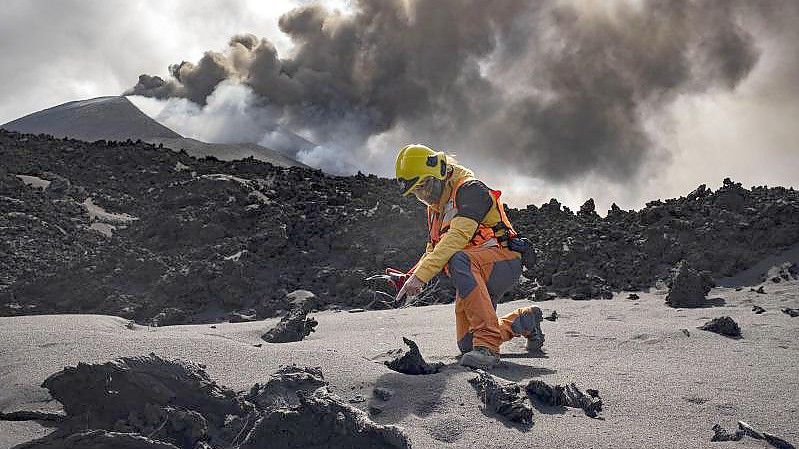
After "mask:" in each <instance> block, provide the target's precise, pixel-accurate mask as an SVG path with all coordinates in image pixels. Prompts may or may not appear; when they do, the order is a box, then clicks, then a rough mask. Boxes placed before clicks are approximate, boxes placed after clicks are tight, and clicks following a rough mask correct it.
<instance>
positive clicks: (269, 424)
mask: <svg viewBox="0 0 799 449" xmlns="http://www.w3.org/2000/svg"><path fill="white" fill-rule="evenodd" d="M298 398H299V406H298V407H291V408H290V407H275V408H272V409H269V410H267V412H266V413H265V414H264V416H263V417H262V418H261V419H259V420H258V422H256V423H255V427H254V428H253V429H252V431H250V432H249V434H247V436H246V438H245V440H244V442H243V443H242V444H241V446H240V449H261V448H264V447H270V448H309V449H339V448H376V449H383V448H385V449H392V448H398V449H405V448H408V449H409V448H410V447H411V445H410V442H409V441H408V438H407V436H405V434H404V433H403V432H402V430H401V429H400V428H399V427H396V426H392V425H386V426H384V425H380V424H377V423H375V422H373V421H372V420H370V419H369V416H368V415H367V414H366V413H365V412H363V411H361V410H359V409H357V408H355V407H353V406H351V405H349V404H346V403H344V401H342V400H341V398H339V397H338V396H336V395H335V394H333V393H331V392H330V391H328V390H327V388H326V387H322V388H319V389H317V390H316V391H314V392H313V393H311V394H304V393H298Z"/></svg>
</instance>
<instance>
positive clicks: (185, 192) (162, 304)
mask: <svg viewBox="0 0 799 449" xmlns="http://www.w3.org/2000/svg"><path fill="white" fill-rule="evenodd" d="M0 157H2V159H3V161H6V162H7V163H6V164H4V165H3V166H2V167H0V211H2V212H1V213H0V234H1V236H2V238H1V239H0V314H2V315H20V314H31V313H66V312H100V313H107V314H116V315H120V316H124V317H129V318H134V319H137V320H139V321H149V320H150V319H153V318H154V317H155V318H156V320H157V321H158V322H159V323H161V324H166V323H179V322H192V321H195V322H196V321H206V320H213V319H218V318H220V317H222V316H224V314H225V313H227V312H230V311H243V312H246V314H252V311H254V312H256V313H257V314H258V315H259V316H272V315H274V314H276V313H277V312H278V311H279V310H281V309H282V310H287V309H288V308H289V304H288V300H287V299H286V297H285V294H286V292H290V291H292V290H295V289H307V290H311V291H312V292H314V293H315V294H316V295H317V296H316V299H315V303H313V304H310V306H311V307H316V308H324V307H327V306H331V305H335V306H337V307H363V308H385V307H392V306H395V305H394V304H391V301H390V297H389V296H387V295H382V294H380V293H376V292H375V290H376V289H382V290H386V288H385V286H383V285H381V284H379V283H378V284H377V285H375V284H374V283H372V284H370V283H368V282H365V281H364V279H365V278H366V277H368V276H369V275H371V274H375V273H378V272H382V270H383V269H384V268H385V267H386V266H394V267H397V268H403V269H404V268H408V267H409V266H410V265H412V264H413V263H414V262H415V261H416V258H417V257H418V256H419V255H420V254H421V252H422V251H423V249H424V241H425V240H426V229H425V225H424V223H425V216H424V210H423V208H422V206H421V205H420V204H419V203H418V202H417V201H415V200H411V199H408V198H402V197H400V196H399V195H398V194H397V192H396V189H395V185H394V183H393V181H391V180H388V179H381V178H377V177H375V176H363V175H358V176H352V177H333V176H329V175H325V174H324V173H322V172H320V171H317V170H310V169H304V168H297V167H293V168H281V167H276V166H274V165H271V164H267V163H263V162H259V161H256V160H254V159H246V160H240V161H228V162H225V161H219V160H217V159H214V158H205V159H196V158H192V157H191V156H189V155H188V154H186V153H176V152H173V151H168V150H165V149H160V148H158V147H155V146H152V145H148V144H144V143H131V142H122V143H120V142H95V143H86V142H81V141H76V140H59V139H53V138H49V137H45V136H33V135H22V134H18V133H11V132H3V131H0ZM17 175H28V176H35V177H38V178H42V180H40V181H37V178H20V177H19V176H17ZM48 180H49V181H50V183H49V185H47V188H46V189H45V190H41V189H40V188H37V187H34V186H29V185H26V184H25V182H23V181H27V182H28V183H34V185H36V184H35V183H38V184H39V185H45V184H47V182H46V181H48ZM592 204H593V203H592V202H587V203H586V205H585V206H584V207H583V208H581V211H580V212H578V213H577V214H574V213H572V212H571V211H569V210H567V209H566V208H562V207H560V205H558V204H557V202H556V201H554V200H553V201H552V202H550V204H547V205H544V206H542V207H541V208H537V207H535V206H529V207H528V208H526V209H522V210H510V211H509V215H510V217H511V220H512V221H513V222H514V223H515V225H516V227H517V228H518V229H519V230H521V231H523V232H524V233H525V234H526V235H527V236H528V237H529V238H530V239H531V240H533V242H534V243H535V245H536V249H537V251H538V253H539V254H538V256H539V257H538V260H539V262H538V264H537V266H536V268H535V270H533V272H532V273H529V272H528V273H526V276H527V277H528V278H530V279H538V281H539V282H540V283H541V284H543V285H544V286H545V288H546V289H548V290H551V291H555V292H557V293H560V294H562V295H569V296H571V297H573V298H575V299H580V298H592V297H603V296H608V295H610V292H611V291H618V290H622V289H628V290H636V289H644V288H647V287H649V286H651V285H653V284H654V283H655V282H656V281H657V280H658V279H665V278H667V277H668V276H669V275H670V270H671V269H672V267H673V266H674V264H675V263H676V262H677V261H679V260H680V259H688V260H689V262H690V263H691V265H692V266H694V267H696V268H698V269H700V270H709V271H710V272H711V274H712V275H713V276H715V277H721V276H726V275H729V274H732V273H735V272H736V271H739V270H742V269H744V268H747V267H749V266H751V265H753V264H754V263H755V262H756V261H758V260H759V259H760V258H762V257H764V256H766V255H769V254H773V253H775V252H776V251H779V250H781V249H783V248H786V247H789V246H791V245H794V244H796V243H797V242H799V194H797V192H796V191H794V190H793V189H785V188H781V187H777V188H765V187H757V188H753V189H751V190H748V189H744V188H742V187H741V186H740V185H739V184H736V183H733V182H731V181H725V183H724V186H723V187H722V188H721V189H719V190H717V191H715V192H713V191H710V190H708V189H706V188H704V187H701V188H699V189H697V190H696V191H694V192H692V193H691V194H690V195H688V196H687V197H684V198H678V199H671V200H667V201H665V202H660V201H656V202H652V203H650V204H649V205H648V206H647V207H646V208H644V209H642V210H641V211H638V212H635V211H629V212H625V211H621V210H618V209H614V210H611V211H610V212H609V213H608V216H607V217H605V218H601V217H599V216H598V215H597V214H596V213H595V212H594V211H593V210H592ZM534 285H535V284H534V283H533V282H527V283H524V284H522V286H520V287H519V288H517V289H516V290H515V291H514V292H511V293H510V294H509V295H508V297H506V298H505V299H509V298H519V297H527V296H528V295H529V294H530V292H531V290H532V286H534ZM387 298H388V299H387ZM452 299H453V292H452V289H451V287H449V283H448V281H447V280H446V279H441V280H440V282H438V284H437V285H436V286H435V287H434V288H432V289H431V290H430V291H428V292H427V293H426V294H425V295H423V297H422V299H421V301H420V303H432V302H447V301H451V300H452ZM248 309H253V310H252V311H251V310H248Z"/></svg>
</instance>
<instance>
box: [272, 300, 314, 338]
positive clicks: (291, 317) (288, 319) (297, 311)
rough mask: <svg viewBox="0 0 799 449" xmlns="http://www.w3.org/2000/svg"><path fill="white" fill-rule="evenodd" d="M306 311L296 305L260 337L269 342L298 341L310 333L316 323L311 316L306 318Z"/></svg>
mask: <svg viewBox="0 0 799 449" xmlns="http://www.w3.org/2000/svg"><path fill="white" fill-rule="evenodd" d="M307 315H308V311H307V310H305V309H304V308H302V307H296V308H294V309H292V310H291V311H289V313H288V314H287V315H286V316H284V317H283V318H281V319H280V322H279V323H277V325H276V326H275V327H273V328H272V329H270V330H268V331H267V332H266V333H265V334H263V335H262V336H261V338H262V339H263V340H265V341H267V342H269V343H288V342H291V341H300V340H302V339H303V338H305V337H307V336H309V335H311V332H314V331H315V330H316V329H314V328H315V327H316V326H317V324H319V323H318V322H317V321H316V320H315V319H313V318H306V317H307Z"/></svg>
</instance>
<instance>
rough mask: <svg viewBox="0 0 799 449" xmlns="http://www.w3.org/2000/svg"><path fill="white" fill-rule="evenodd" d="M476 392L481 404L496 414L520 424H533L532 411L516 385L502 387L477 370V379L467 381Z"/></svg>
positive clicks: (490, 377) (483, 372) (491, 377)
mask: <svg viewBox="0 0 799 449" xmlns="http://www.w3.org/2000/svg"><path fill="white" fill-rule="evenodd" d="M469 383H470V384H472V386H473V387H474V388H475V389H476V390H477V394H478V395H479V397H480V400H481V401H483V403H484V404H485V405H486V406H487V407H489V408H491V410H493V411H494V412H496V413H497V414H499V415H501V416H504V417H506V418H508V419H509V420H511V421H513V422H518V423H521V424H532V423H533V409H532V408H531V407H530V406H529V405H528V404H527V403H525V402H524V397H522V394H521V388H519V386H518V385H517V384H506V385H502V384H500V383H499V381H498V380H497V379H496V378H495V377H494V376H492V375H491V374H488V373H487V372H485V371H483V370H480V369H479V370H477V377H475V378H473V379H469Z"/></svg>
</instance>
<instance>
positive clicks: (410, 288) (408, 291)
mask: <svg viewBox="0 0 799 449" xmlns="http://www.w3.org/2000/svg"><path fill="white" fill-rule="evenodd" d="M422 287H424V282H422V280H421V279H419V278H418V277H416V275H415V274H412V275H411V276H410V277H409V278H408V280H406V281H405V284H403V286H402V288H401V289H400V291H399V292H398V293H397V296H396V297H395V298H394V302H395V303H399V302H400V301H402V299H403V298H405V296H416V295H418V294H419V292H421V291H422Z"/></svg>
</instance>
